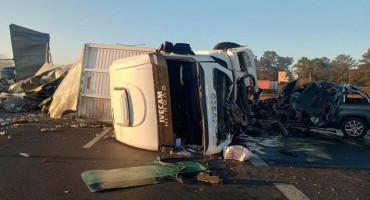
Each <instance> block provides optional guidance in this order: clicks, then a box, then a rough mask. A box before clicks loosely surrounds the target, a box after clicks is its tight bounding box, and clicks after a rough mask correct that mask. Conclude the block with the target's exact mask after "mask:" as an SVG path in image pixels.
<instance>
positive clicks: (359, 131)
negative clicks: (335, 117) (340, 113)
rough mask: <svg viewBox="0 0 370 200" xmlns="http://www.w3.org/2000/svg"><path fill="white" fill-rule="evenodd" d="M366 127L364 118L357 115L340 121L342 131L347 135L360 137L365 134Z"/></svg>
mask: <svg viewBox="0 0 370 200" xmlns="http://www.w3.org/2000/svg"><path fill="white" fill-rule="evenodd" d="M367 129H368V128H367V124H366V123H365V122H364V120H362V119H360V118H357V117H351V118H348V119H346V120H344V121H343V123H342V131H343V133H344V136H347V137H352V138H362V137H364V136H365V135H366V134H367Z"/></svg>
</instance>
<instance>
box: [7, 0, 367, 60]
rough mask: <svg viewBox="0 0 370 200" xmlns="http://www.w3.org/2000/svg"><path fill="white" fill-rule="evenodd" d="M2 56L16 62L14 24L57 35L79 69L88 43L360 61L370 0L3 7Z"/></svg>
mask: <svg viewBox="0 0 370 200" xmlns="http://www.w3.org/2000/svg"><path fill="white" fill-rule="evenodd" d="M0 10H1V11H0V54H4V55H6V56H8V57H9V58H12V57H13V53H12V48H11V42H10V33H9V24H11V23H13V24H17V25H20V26H23V27H27V28H30V29H33V30H37V31H40V32H44V33H49V34H50V38H51V39H50V48H51V53H52V57H53V60H54V63H55V64H60V65H63V64H70V63H73V62H74V61H75V60H76V59H77V58H78V56H79V55H80V53H81V52H82V49H83V45H84V44H85V43H97V44H113V45H115V44H127V45H135V44H145V46H146V47H155V48H157V47H159V45H160V44H161V43H162V42H163V41H170V42H173V43H177V42H185V43H189V44H190V45H191V47H192V49H193V50H210V49H212V48H213V47H214V45H215V44H217V43H219V42H225V41H230V42H236V43H239V44H242V45H248V46H249V47H250V48H251V49H252V50H253V52H254V54H255V55H256V56H258V57H260V56H262V55H263V52H264V51H276V52H277V54H279V55H280V56H291V57H293V58H294V60H295V61H297V60H298V59H300V58H301V57H303V56H306V57H308V58H316V57H320V58H321V57H324V56H326V57H328V58H330V59H334V58H335V57H336V56H337V55H339V54H347V55H351V56H352V57H353V58H355V59H360V58H361V57H362V54H364V53H365V52H367V49H369V48H370V12H369V10H370V1H368V0H357V1H350V0H348V1H345V0H325V1H323V0H294V1H293V0H269V1H268V0H260V1H252V0H240V1H236V0H224V1H219V0H209V1H206V0H187V1H185V0H156V1H153V0H148V1H144V0H133V1H123V0H120V1H113V0H105V1H102V0H89V1H87V0H86V1H83V0H81V1H75V0H73V1H72V0H63V1H62V0H60V1H57V0H54V1H50V0H48V1H46V0H45V1H44V0H32V1H29V0H12V1H9V0H0Z"/></svg>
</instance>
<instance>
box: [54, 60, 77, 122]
mask: <svg viewBox="0 0 370 200" xmlns="http://www.w3.org/2000/svg"><path fill="white" fill-rule="evenodd" d="M82 57H83V54H81V55H80V57H79V58H78V59H77V61H76V62H75V63H74V64H73V66H72V68H71V69H70V70H69V72H68V74H67V76H66V77H65V78H64V80H63V82H62V83H61V84H60V85H59V87H58V88H57V90H56V91H55V93H54V96H53V101H52V103H51V105H50V107H49V114H50V117H51V118H60V117H62V115H63V113H64V112H66V111H76V109H77V101H78V95H79V90H80V84H81V72H82Z"/></svg>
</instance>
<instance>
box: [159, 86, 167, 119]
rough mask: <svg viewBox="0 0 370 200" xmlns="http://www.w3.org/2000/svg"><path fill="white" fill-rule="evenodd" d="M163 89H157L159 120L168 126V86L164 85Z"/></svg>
mask: <svg viewBox="0 0 370 200" xmlns="http://www.w3.org/2000/svg"><path fill="white" fill-rule="evenodd" d="M161 90H162V91H157V99H158V100H157V101H158V102H157V106H158V116H159V122H160V123H164V125H165V126H168V118H167V100H165V99H166V94H167V92H166V86H162V88H161Z"/></svg>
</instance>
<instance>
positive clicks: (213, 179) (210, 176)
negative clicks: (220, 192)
mask: <svg viewBox="0 0 370 200" xmlns="http://www.w3.org/2000/svg"><path fill="white" fill-rule="evenodd" d="M197 180H198V181H202V182H207V183H214V184H221V183H222V179H221V178H220V177H219V176H217V175H216V174H215V173H212V172H210V171H205V172H200V173H199V174H198V175H197Z"/></svg>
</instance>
